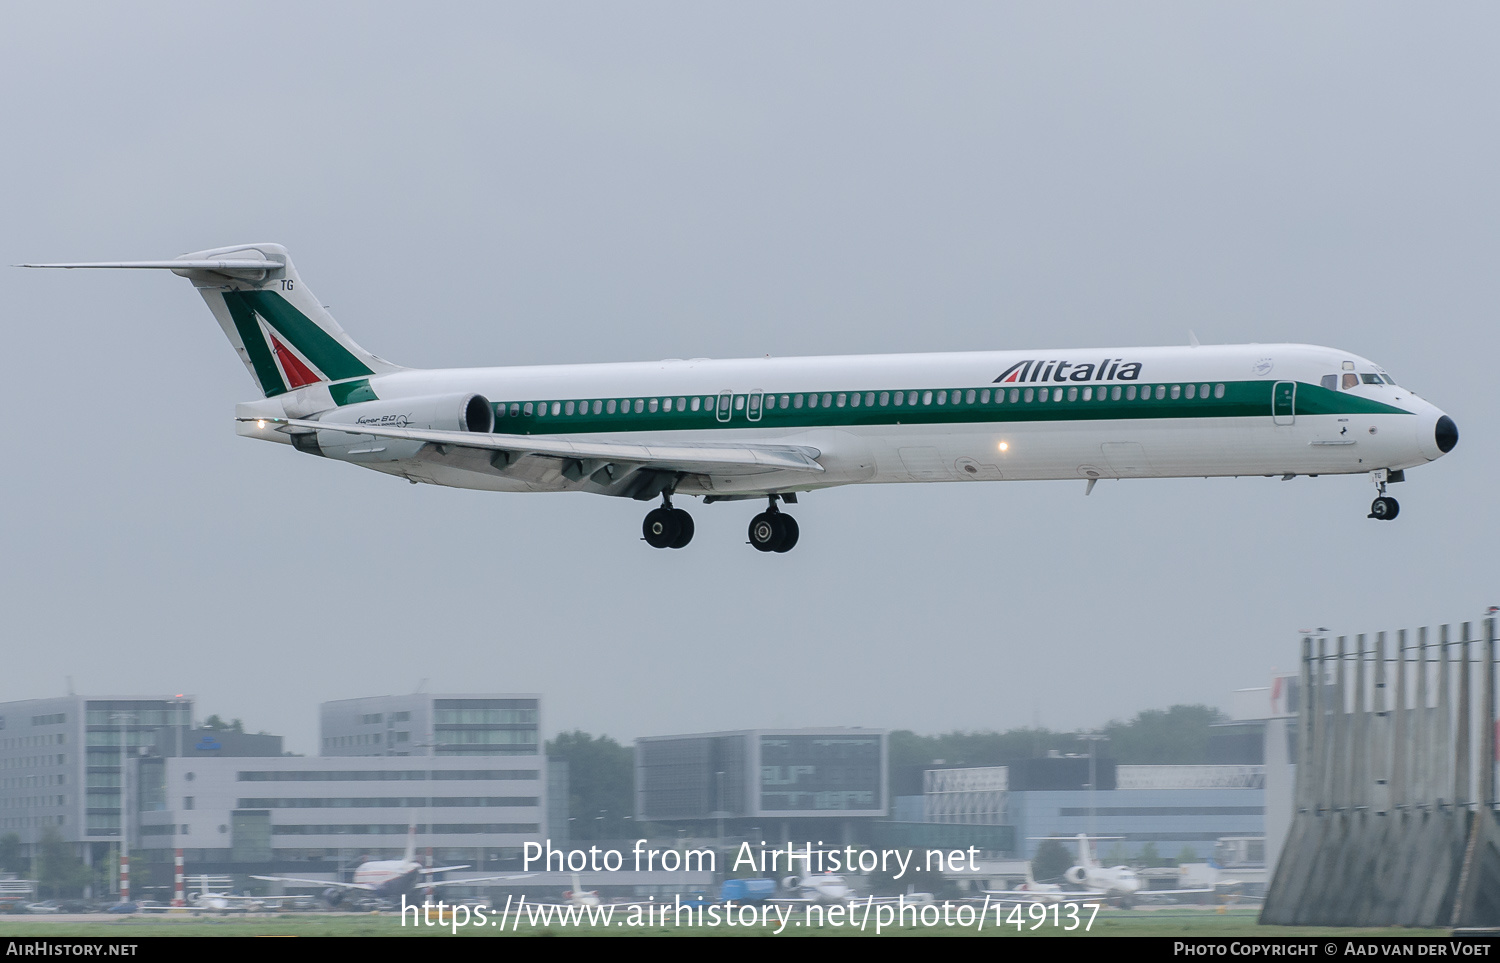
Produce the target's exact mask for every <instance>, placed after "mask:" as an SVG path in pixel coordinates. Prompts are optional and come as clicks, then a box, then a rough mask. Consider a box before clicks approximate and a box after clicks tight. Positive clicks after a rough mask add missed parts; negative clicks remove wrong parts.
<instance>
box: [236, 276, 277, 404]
mask: <svg viewBox="0 0 1500 963" xmlns="http://www.w3.org/2000/svg"><path fill="white" fill-rule="evenodd" d="M224 304H225V305H226V306H227V307H228V308H229V316H230V317H231V318H234V330H235V333H237V334H238V335H239V336H240V343H241V344H243V345H244V346H245V353H246V354H248V355H249V356H250V366H251V367H253V368H254V369H255V377H256V378H257V379H258V380H259V381H260V390H261V391H263V392H265V395H266V397H267V398H274V397H276V396H277V395H281V394H286V382H285V381H282V380H281V369H280V368H277V367H276V360H275V359H274V358H272V357H271V348H270V346H269V345H267V344H266V336H265V334H264V333H262V332H261V330H260V325H259V324H257V323H256V322H255V312H254V311H252V310H251V309H250V307H249V306H248V305H246V304H245V302H244V301H242V300H241V299H240V298H239V297H238V296H237V292H235V291H226V292H225V293H224Z"/></svg>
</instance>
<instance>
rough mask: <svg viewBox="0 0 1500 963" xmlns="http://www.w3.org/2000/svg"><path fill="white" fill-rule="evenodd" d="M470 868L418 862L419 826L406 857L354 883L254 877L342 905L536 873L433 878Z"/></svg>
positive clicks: (366, 865) (377, 864)
mask: <svg viewBox="0 0 1500 963" xmlns="http://www.w3.org/2000/svg"><path fill="white" fill-rule="evenodd" d="M468 868H469V867H468V866H437V867H427V866H423V865H422V864H421V863H419V862H417V827H415V826H412V827H411V828H410V829H409V830H408V831H407V835H406V855H404V856H403V857H402V858H401V859H374V860H367V861H365V862H363V863H360V864H359V866H358V867H356V868H355V870H354V881H353V882H350V883H346V882H343V881H341V880H326V879H300V878H297V877H294V876H252V877H251V878H252V879H263V880H266V881H267V882H272V883H291V884H293V885H294V886H323V887H327V889H326V890H325V891H324V893H323V898H324V899H326V900H327V901H328V902H329V903H331V904H333V905H338V904H339V903H340V902H342V901H343V898H344V897H345V896H346V895H348V894H349V893H351V892H365V893H370V894H371V895H373V896H384V897H388V898H395V897H398V896H408V897H414V896H418V895H420V893H421V891H424V890H425V891H431V890H434V889H436V888H437V887H439V886H472V885H474V884H476V883H488V882H493V881H495V880H501V879H524V878H525V877H527V876H532V875H535V874H533V873H514V874H511V875H509V876H476V877H469V878H467V879H438V880H435V879H433V878H432V877H433V876H436V875H438V874H439V873H448V872H453V871H456V870H460V869H468Z"/></svg>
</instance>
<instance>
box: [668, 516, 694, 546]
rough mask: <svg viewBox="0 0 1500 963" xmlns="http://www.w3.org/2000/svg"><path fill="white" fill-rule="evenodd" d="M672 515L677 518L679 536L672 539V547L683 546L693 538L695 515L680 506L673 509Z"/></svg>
mask: <svg viewBox="0 0 1500 963" xmlns="http://www.w3.org/2000/svg"><path fill="white" fill-rule="evenodd" d="M672 517H673V518H675V519H677V537H676V538H674V539H672V545H671V547H672V548H683V547H684V546H686V545H687V543H688V542H691V541H692V540H693V528H694V526H693V516H691V515H689V514H688V513H687V512H685V511H683V510H682V509H680V508H674V509H672Z"/></svg>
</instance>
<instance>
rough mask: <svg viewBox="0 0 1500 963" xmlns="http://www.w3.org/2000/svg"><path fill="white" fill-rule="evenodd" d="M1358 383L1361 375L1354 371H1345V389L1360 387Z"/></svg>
mask: <svg viewBox="0 0 1500 963" xmlns="http://www.w3.org/2000/svg"><path fill="white" fill-rule="evenodd" d="M1358 385H1359V375H1357V374H1355V373H1354V372H1352V371H1346V372H1344V389H1345V390H1346V391H1347V390H1348V389H1350V388H1354V387H1358Z"/></svg>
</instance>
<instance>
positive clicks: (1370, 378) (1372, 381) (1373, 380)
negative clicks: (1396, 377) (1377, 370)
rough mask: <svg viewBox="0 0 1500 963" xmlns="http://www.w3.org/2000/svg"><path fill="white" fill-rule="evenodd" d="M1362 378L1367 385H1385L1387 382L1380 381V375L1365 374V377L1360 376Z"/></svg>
mask: <svg viewBox="0 0 1500 963" xmlns="http://www.w3.org/2000/svg"><path fill="white" fill-rule="evenodd" d="M1360 378H1361V379H1362V380H1363V381H1364V383H1365V384H1367V385H1379V384H1385V382H1383V381H1381V380H1380V375H1378V374H1364V375H1360Z"/></svg>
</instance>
